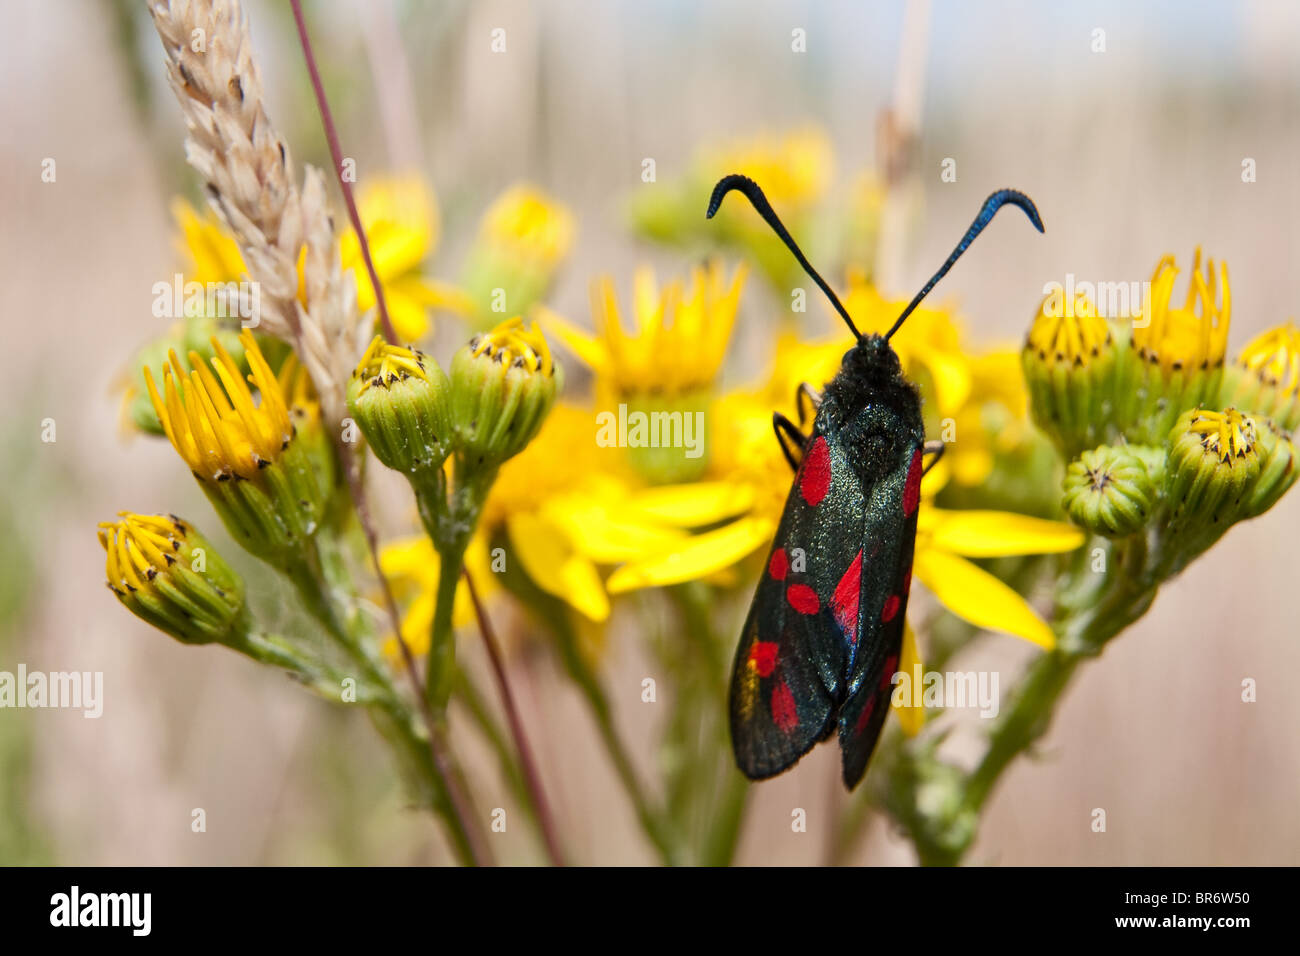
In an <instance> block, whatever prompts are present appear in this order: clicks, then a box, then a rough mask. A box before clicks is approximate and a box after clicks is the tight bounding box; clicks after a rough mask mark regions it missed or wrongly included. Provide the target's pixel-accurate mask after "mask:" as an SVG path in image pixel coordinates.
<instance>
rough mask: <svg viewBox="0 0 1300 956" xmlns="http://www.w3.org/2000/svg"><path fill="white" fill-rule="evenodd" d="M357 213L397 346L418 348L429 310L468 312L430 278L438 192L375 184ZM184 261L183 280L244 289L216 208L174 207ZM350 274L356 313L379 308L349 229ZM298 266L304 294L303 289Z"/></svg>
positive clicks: (345, 249)
mask: <svg viewBox="0 0 1300 956" xmlns="http://www.w3.org/2000/svg"><path fill="white" fill-rule="evenodd" d="M357 212H358V214H359V215H360V216H361V223H362V225H363V226H364V227H365V230H366V238H367V239H368V240H369V242H370V254H371V257H372V258H373V260H374V264H375V272H376V273H377V274H378V275H379V279H380V281H381V282H382V283H383V285H384V294H385V301H386V303H387V305H388V312H389V317H390V318H391V319H392V322H393V328H394V330H395V331H396V333H397V336H398V338H399V339H401V340H403V341H406V342H413V341H416V340H417V339H420V338H421V337H423V336H424V335H425V334H426V333H427V332H428V330H429V315H428V312H429V310H430V309H434V308H446V309H451V310H455V311H464V310H465V308H466V307H467V305H466V300H465V296H464V294H463V293H461V292H460V291H459V290H457V289H456V288H455V287H454V286H451V285H449V284H447V283H445V282H439V281H436V280H433V279H429V278H426V277H425V276H424V275H423V274H422V269H423V265H424V262H425V260H426V259H428V258H429V256H430V255H431V254H432V253H433V251H434V249H435V248H436V247H437V244H438V231H439V224H438V206H437V201H436V199H435V197H434V194H433V191H432V190H431V189H430V188H429V187H428V185H427V184H426V183H425V182H424V181H423V180H421V179H420V178H419V177H416V176H413V175H403V176H392V177H376V178H375V179H373V180H368V181H367V182H365V183H363V184H362V185H361V186H360V187H359V188H358V190H357ZM172 215H173V217H174V218H175V220H176V224H177V226H178V227H179V229H180V232H181V235H180V240H181V243H180V244H181V250H182V252H183V254H184V256H185V260H186V261H185V278H186V280H187V281H195V282H201V283H209V282H213V283H225V282H238V281H240V279H241V278H243V276H244V274H245V273H246V271H247V269H246V267H245V265H244V259H243V256H241V255H240V253H239V246H238V244H237V243H236V242H235V240H234V237H233V236H231V235H230V233H229V232H227V231H226V229H225V227H224V226H223V225H222V224H221V221H220V220H219V219H218V218H217V216H216V214H215V213H214V212H212V211H211V210H210V209H209V210H205V211H204V213H202V214H200V213H199V212H198V211H197V210H196V209H195V208H194V207H193V206H191V205H190V204H189V203H188V202H186V201H185V200H183V199H177V200H176V201H174V202H173V203H172ZM339 255H340V258H341V260H342V263H343V268H344V269H350V270H352V274H353V276H354V278H355V280H356V285H357V306H358V308H360V309H361V310H362V311H363V312H364V311H366V310H368V309H372V308H374V306H375V291H374V286H372V285H371V283H370V275H369V273H368V271H367V270H366V266H365V261H364V259H363V258H362V255H361V244H360V242H359V241H358V240H357V235H356V232H355V231H354V230H353V229H351V228H350V227H349V228H348V229H346V230H345V231H344V232H343V233H342V234H341V235H340V236H339ZM301 271H302V262H301V261H300V262H299V273H300V276H299V290H300V294H301V288H302V279H301Z"/></svg>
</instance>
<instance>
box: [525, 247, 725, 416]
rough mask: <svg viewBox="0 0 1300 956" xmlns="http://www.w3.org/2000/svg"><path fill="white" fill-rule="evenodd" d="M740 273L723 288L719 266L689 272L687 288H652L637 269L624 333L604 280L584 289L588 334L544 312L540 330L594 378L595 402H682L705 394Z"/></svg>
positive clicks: (646, 273)
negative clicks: (668, 398) (652, 398)
mask: <svg viewBox="0 0 1300 956" xmlns="http://www.w3.org/2000/svg"><path fill="white" fill-rule="evenodd" d="M745 274H746V270H745V267H744V266H743V265H741V266H738V267H737V268H736V270H735V271H734V272H733V273H732V275H731V279H730V281H728V280H727V279H726V278H725V277H724V274H723V268H722V265H721V264H720V263H718V262H712V263H710V264H709V265H707V266H705V267H703V268H697V269H694V270H693V271H692V273H691V281H690V285H689V286H687V287H684V286H683V283H682V282H680V281H674V282H670V283H669V284H668V285H667V286H665V287H664V288H662V289H660V288H659V286H658V284H657V283H656V281H655V277H654V273H653V272H652V271H651V270H650V269H647V268H642V269H638V270H637V273H636V278H635V281H634V285H633V296H632V303H633V305H632V314H633V317H634V319H633V323H632V328H631V330H630V331H629V330H628V329H627V328H626V327H625V325H624V323H623V320H622V317H621V314H620V311H619V305H618V297H617V295H616V294H615V291H614V283H613V281H612V280H611V279H609V278H604V279H601V280H599V281H597V282H596V283H594V284H593V286H592V290H591V312H592V318H593V321H594V323H595V326H596V334H595V335H591V334H588V333H587V332H584V331H583V330H581V329H580V328H578V327H577V326H575V325H574V324H573V323H571V322H569V321H568V320H566V319H564V318H562V317H561V316H559V315H557V314H556V313H554V312H552V311H550V310H549V309H541V310H540V311H541V313H542V317H543V318H542V320H543V323H544V324H546V325H547V326H548V327H550V328H552V329H554V330H555V332H556V334H557V335H558V336H559V338H560V339H561V341H563V342H564V344H565V345H567V346H568V347H569V348H570V349H571V350H572V351H573V353H574V354H575V355H576V356H577V357H578V358H579V359H581V360H582V361H583V363H585V364H586V365H587V366H588V367H590V368H591V369H592V371H593V372H594V373H595V377H596V393H597V399H598V401H605V402H608V401H624V400H627V399H628V398H633V397H636V396H641V395H646V394H650V393H655V394H669V395H683V394H687V395H690V394H695V393H698V392H700V391H702V390H707V389H710V388H711V387H712V385H713V383H714V382H715V380H716V379H717V377H718V372H719V370H720V369H721V367H722V362H723V359H724V358H725V357H726V353H727V344H728V342H730V340H731V331H732V328H733V327H734V326H735V322H736V310H737V307H738V305H739V301H740V293H741V289H742V288H743V287H744V283H745Z"/></svg>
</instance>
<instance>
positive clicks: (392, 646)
mask: <svg viewBox="0 0 1300 956" xmlns="http://www.w3.org/2000/svg"><path fill="white" fill-rule="evenodd" d="M440 567H441V560H440V559H439V557H438V552H437V551H436V550H435V549H434V547H433V542H432V541H430V540H429V537H428V535H424V534H421V535H412V536H411V537H409V538H401V539H398V540H396V541H391V542H389V543H388V544H386V545H384V547H383V548H382V549H381V550H380V553H379V568H380V570H381V571H382V572H383V574H384V577H386V578H387V579H388V580H389V582H390V583H391V584H392V586H393V595H394V597H396V598H397V599H398V600H399V601H404V602H406V612H405V613H404V614H403V615H402V639H403V640H404V641H405V642H406V646H407V647H408V648H410V650H411V653H412V654H414V655H416V656H417V657H418V656H420V655H422V654H427V653H429V633H430V631H431V629H432V627H433V612H434V609H435V606H436V603H437V598H436V595H437V593H438V571H439V568H440ZM465 567H466V569H468V571H469V573H470V575H472V576H473V578H474V586H475V587H476V588H477V589H478V593H479V598H480V599H481V600H484V601H486V600H487V599H488V598H489V597H490V596H491V595H492V594H494V593H496V592H497V591H499V590H500V588H499V587H498V585H497V581H496V574H494V573H493V571H492V566H491V560H490V559H489V555H488V546H487V540H486V538H484V536H483V535H482V534H476V535H475V536H474V537H472V538H471V539H470V542H469V547H467V548H466V549H465ZM474 618H475V615H474V602H473V600H472V599H471V598H470V594H469V588H468V587H466V585H465V581H464V579H463V578H462V579H461V580H460V581H459V582H458V583H457V585H456V600H455V602H454V604H453V605H452V624H453V626H455V627H458V628H459V627H468V626H469V625H471V624H473V623H474ZM400 653H401V652H400V650H399V648H398V646H397V640H396V639H395V638H392V637H390V638H389V639H388V640H387V641H386V642H385V643H384V654H385V655H386V656H387V657H389V658H390V659H392V660H397V659H398V657H399V655H400Z"/></svg>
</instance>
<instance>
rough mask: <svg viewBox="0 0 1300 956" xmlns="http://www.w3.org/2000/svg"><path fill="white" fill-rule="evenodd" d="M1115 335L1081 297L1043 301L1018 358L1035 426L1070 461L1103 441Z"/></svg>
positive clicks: (1109, 411)
mask: <svg viewBox="0 0 1300 956" xmlns="http://www.w3.org/2000/svg"><path fill="white" fill-rule="evenodd" d="M1116 354H1117V348H1116V342H1115V336H1114V334H1113V333H1112V331H1111V328H1110V326H1109V324H1108V323H1107V322H1106V320H1105V319H1103V318H1102V317H1101V316H1099V315H1097V311H1096V309H1095V308H1094V307H1093V305H1092V303H1091V302H1090V301H1089V300H1088V298H1087V297H1086V296H1084V295H1083V294H1082V293H1080V294H1079V295H1077V296H1076V297H1075V300H1074V301H1073V302H1067V301H1065V298H1064V294H1063V293H1062V292H1056V293H1053V294H1052V295H1049V296H1047V297H1046V298H1045V299H1044V300H1043V303H1042V305H1040V306H1039V309H1038V315H1037V317H1036V318H1035V319H1034V323H1033V325H1032V326H1031V327H1030V329H1029V336H1028V338H1027V339H1026V341H1025V348H1024V351H1023V352H1022V354H1021V360H1022V364H1023V366H1024V370H1025V384H1026V386H1027V387H1028V389H1029V407H1030V411H1031V413H1032V414H1033V418H1034V423H1035V424H1036V425H1038V427H1039V428H1040V429H1042V430H1043V431H1044V432H1045V433H1046V434H1047V435H1048V436H1050V437H1051V439H1052V440H1053V441H1054V442H1055V443H1056V445H1057V447H1059V448H1060V449H1061V451H1062V453H1063V454H1064V455H1065V457H1066V458H1067V459H1068V458H1074V457H1076V456H1078V455H1079V454H1080V452H1082V451H1083V450H1084V449H1086V448H1093V447H1095V446H1096V445H1098V444H1100V443H1101V442H1103V441H1104V440H1106V438H1107V426H1108V425H1109V424H1110V422H1111V421H1112V419H1113V417H1114V400H1115V387H1114V378H1115V366H1116Z"/></svg>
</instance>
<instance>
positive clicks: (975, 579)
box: [912, 547, 1056, 650]
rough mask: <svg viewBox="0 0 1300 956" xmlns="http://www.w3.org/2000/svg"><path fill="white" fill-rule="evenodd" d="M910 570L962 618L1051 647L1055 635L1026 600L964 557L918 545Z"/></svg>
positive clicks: (992, 629) (949, 608)
mask: <svg viewBox="0 0 1300 956" xmlns="http://www.w3.org/2000/svg"><path fill="white" fill-rule="evenodd" d="M912 567H913V572H914V573H915V575H916V577H917V578H919V579H920V580H921V583H922V584H924V585H925V586H926V587H927V588H929V590H930V593H932V594H933V595H934V596H935V598H937V599H938V601H939V603H940V604H942V605H943V606H944V607H946V608H947V609H948V610H950V611H952V613H953V614H956V615H957V616H958V617H959V618H961V619H962V620H964V621H969V622H970V623H971V624H974V625H975V626H976V627H982V628H987V629H988V630H990V631H1001V632H1003V633H1005V634H1014V635H1015V636H1016V637H1023V638H1024V639H1025V640H1027V641H1031V642H1032V643H1034V644H1037V645H1039V646H1040V647H1044V648H1046V649H1047V650H1051V649H1052V648H1053V647H1055V646H1056V636H1055V635H1054V634H1053V633H1052V629H1051V628H1050V627H1048V626H1047V624H1046V622H1044V621H1043V619H1042V618H1040V617H1039V616H1038V614H1037V613H1036V612H1035V611H1034V609H1033V608H1032V607H1030V606H1029V603H1028V602H1027V601H1026V600H1025V599H1024V598H1022V597H1021V596H1020V595H1019V594H1017V593H1016V592H1015V591H1013V590H1012V589H1011V588H1009V587H1007V585H1005V584H1003V583H1002V582H1001V581H1000V580H998V579H997V578H995V577H994V576H993V575H991V574H989V573H988V572H987V571H985V570H983V569H982V568H979V567H977V566H976V565H974V564H972V563H971V562H969V561H967V560H966V559H965V558H962V557H958V556H957V555H955V554H952V553H951V552H948V551H941V550H938V549H936V548H933V547H929V548H918V549H917V551H916V559H915V563H914V564H913V566H912Z"/></svg>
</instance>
